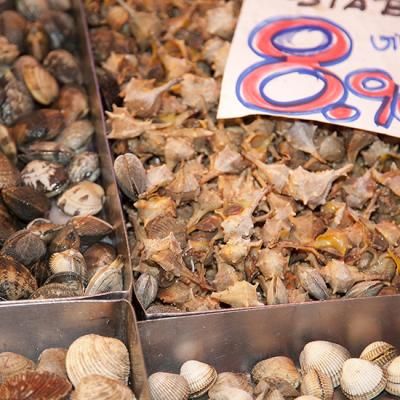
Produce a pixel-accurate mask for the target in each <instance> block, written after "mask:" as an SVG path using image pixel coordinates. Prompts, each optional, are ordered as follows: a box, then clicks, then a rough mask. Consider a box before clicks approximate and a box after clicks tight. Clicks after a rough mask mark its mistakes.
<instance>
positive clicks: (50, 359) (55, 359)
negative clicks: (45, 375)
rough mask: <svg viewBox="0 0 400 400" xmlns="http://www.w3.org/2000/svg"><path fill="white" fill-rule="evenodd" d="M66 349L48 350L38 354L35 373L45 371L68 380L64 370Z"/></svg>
mask: <svg viewBox="0 0 400 400" xmlns="http://www.w3.org/2000/svg"><path fill="white" fill-rule="evenodd" d="M66 356H67V349H62V348H49V349H45V350H43V351H42V352H41V353H40V356H39V363H38V366H37V368H36V371H38V372H40V371H47V372H51V373H52V374H55V375H58V376H61V377H62V378H65V379H68V377H67V370H66V369H65V357H66Z"/></svg>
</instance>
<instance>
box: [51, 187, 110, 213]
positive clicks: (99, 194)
mask: <svg viewBox="0 0 400 400" xmlns="http://www.w3.org/2000/svg"><path fill="white" fill-rule="evenodd" d="M104 196H105V194H104V189H103V188H102V187H101V186H100V185H98V184H97V183H93V182H89V181H82V182H80V183H78V184H76V185H74V186H72V187H71V188H69V189H68V190H66V191H65V192H64V193H63V194H62V195H61V196H60V197H59V199H58V200H57V205H58V207H59V208H61V210H62V211H63V212H65V214H68V215H71V216H73V217H74V216H77V215H95V214H97V213H98V212H100V211H101V209H102V208H103V203H104Z"/></svg>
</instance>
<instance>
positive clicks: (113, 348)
mask: <svg viewBox="0 0 400 400" xmlns="http://www.w3.org/2000/svg"><path fill="white" fill-rule="evenodd" d="M65 365H66V368H67V374H68V378H69V380H70V381H71V382H72V384H73V385H74V387H75V388H76V387H77V386H78V384H79V382H80V381H81V379H82V378H83V377H85V376H88V375H92V374H98V375H102V376H105V377H107V378H110V379H116V380H118V381H120V382H122V383H124V384H126V383H127V382H128V377H129V369H130V367H129V353H128V349H127V348H126V346H125V345H124V343H122V342H121V341H120V340H118V339H115V338H111V337H106V336H100V335H93V334H90V335H84V336H81V337H80V338H78V339H76V340H75V341H74V342H73V343H72V344H71V346H70V347H69V349H68V352H67V357H66V359H65Z"/></svg>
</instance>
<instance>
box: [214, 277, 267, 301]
mask: <svg viewBox="0 0 400 400" xmlns="http://www.w3.org/2000/svg"><path fill="white" fill-rule="evenodd" d="M256 289H257V286H253V285H252V284H251V283H249V282H247V281H239V282H236V283H235V284H233V285H232V286H230V287H228V289H226V290H224V291H222V292H216V293H212V294H211V298H213V299H216V300H218V301H219V302H221V303H226V304H229V305H231V306H232V307H256V306H262V305H263V303H261V302H260V301H258V297H257V291H256Z"/></svg>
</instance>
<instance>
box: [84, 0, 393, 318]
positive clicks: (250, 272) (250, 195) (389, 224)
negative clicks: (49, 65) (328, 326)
mask: <svg viewBox="0 0 400 400" xmlns="http://www.w3.org/2000/svg"><path fill="white" fill-rule="evenodd" d="M240 3H241V2H240V1H239V0H230V1H223V0H210V1H200V0H199V1H189V0H166V1H157V0H147V1H146V0H145V1H138V0H115V1H114V0H110V1H107V2H98V1H91V0H87V1H86V2H85V4H86V8H87V12H88V22H89V25H90V26H91V39H92V44H93V51H94V56H95V59H96V62H97V65H98V69H97V72H98V76H99V80H100V83H101V86H102V93H103V98H104V102H105V104H106V106H107V108H108V111H107V117H108V129H109V130H108V137H109V139H110V141H111V146H112V149H113V152H114V155H115V157H116V159H115V172H116V175H117V178H118V181H119V185H120V188H121V191H122V192H123V199H124V207H125V213H126V218H127V222H128V229H129V236H130V242H131V253H132V259H133V264H134V271H135V273H136V274H137V275H138V279H137V283H136V294H137V296H138V298H139V300H140V301H141V303H142V305H143V306H144V307H145V308H147V312H149V313H152V312H180V311H200V310H202V311H204V310H212V309H218V308H225V307H252V306H260V305H264V304H268V305H270V304H283V303H297V302H305V301H310V300H325V299H336V298H341V297H345V298H354V297H362V296H376V295H384V294H396V293H398V292H399V278H398V275H397V273H396V269H397V268H398V267H399V266H400V247H399V245H400V228H399V225H398V224H399V221H400V207H399V206H400V157H399V153H398V144H396V143H395V142H394V141H393V140H391V139H390V138H388V137H383V136H379V135H374V134H372V133H368V132H366V131H360V130H353V129H348V128H343V127H337V126H333V125H323V124H314V123H308V122H301V121H289V120H285V119H278V118H268V117H262V118H258V117H249V118H243V119H235V120H226V121H217V120H216V107H217V103H218V98H219V93H220V86H221V77H222V73H223V69H224V63H225V60H226V57H227V54H228V51H229V46H230V40H231V38H232V34H233V31H234V28H235V24H236V20H237V16H238V13H239V9H240Z"/></svg>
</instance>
